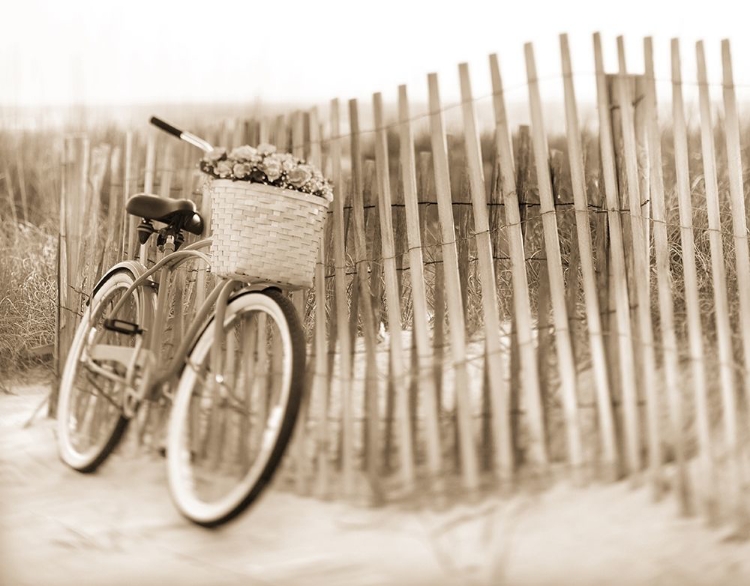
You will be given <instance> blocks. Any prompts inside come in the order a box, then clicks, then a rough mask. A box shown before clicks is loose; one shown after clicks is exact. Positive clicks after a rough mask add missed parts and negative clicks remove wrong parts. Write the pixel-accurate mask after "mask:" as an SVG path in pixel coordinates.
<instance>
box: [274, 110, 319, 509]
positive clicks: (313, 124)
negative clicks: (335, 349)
mask: <svg viewBox="0 0 750 586" xmlns="http://www.w3.org/2000/svg"><path fill="white" fill-rule="evenodd" d="M262 122H263V120H261V123H262ZM260 128H261V129H263V124H261V127H260ZM262 134H263V133H262V132H261V135H262ZM309 136H310V145H309V148H310V157H309V158H310V163H311V164H312V165H315V166H316V167H317V168H318V169H322V168H323V160H322V159H323V158H322V154H321V148H320V126H319V123H318V110H317V108H312V109H311V110H310V117H309ZM264 140H265V139H264V138H261V141H264ZM325 262H326V238H325V236H323V238H321V242H320V250H319V251H318V260H317V263H316V265H315V285H314V291H315V342H314V343H315V387H314V390H313V393H314V396H317V397H319V401H320V419H319V421H318V429H317V432H318V433H317V442H316V444H317V445H316V451H315V455H316V460H317V461H316V476H317V482H318V484H317V490H318V493H319V494H322V495H326V494H328V490H329V484H330V478H329V477H330V470H329V465H328V459H329V453H328V433H329V431H328V360H327V358H328V357H327V354H326V352H327V340H326V339H327V335H328V331H327V326H328V324H327V320H326V274H325V272H326V271H325V269H326V267H325Z"/></svg>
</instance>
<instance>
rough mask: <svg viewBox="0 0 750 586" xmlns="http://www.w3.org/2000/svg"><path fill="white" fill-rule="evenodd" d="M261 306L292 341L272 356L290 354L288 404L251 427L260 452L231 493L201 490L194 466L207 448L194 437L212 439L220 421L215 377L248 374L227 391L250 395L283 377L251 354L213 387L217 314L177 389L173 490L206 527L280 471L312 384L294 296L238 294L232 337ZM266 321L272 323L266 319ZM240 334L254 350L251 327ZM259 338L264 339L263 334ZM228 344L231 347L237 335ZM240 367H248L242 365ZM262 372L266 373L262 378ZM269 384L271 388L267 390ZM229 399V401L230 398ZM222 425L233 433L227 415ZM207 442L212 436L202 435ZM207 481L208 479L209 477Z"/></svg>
mask: <svg viewBox="0 0 750 586" xmlns="http://www.w3.org/2000/svg"><path fill="white" fill-rule="evenodd" d="M255 311H257V312H260V313H265V315H267V316H271V318H272V319H273V321H274V323H275V324H276V326H278V333H277V334H275V335H277V336H279V337H280V343H281V348H282V349H284V356H283V358H282V359H279V358H278V356H277V355H275V356H272V357H271V359H273V360H283V364H284V367H283V371H282V372H281V376H280V380H281V383H280V385H279V388H278V395H279V401H280V406H279V407H275V408H274V409H278V410H280V411H274V412H273V413H271V411H272V410H271V409H269V410H268V411H269V413H268V415H267V418H266V419H265V420H264V421H263V424H262V425H261V426H258V427H259V428H261V429H253V430H250V432H252V433H255V434H256V437H259V438H260V440H259V443H260V447H259V448H258V450H259V455H258V457H257V459H255V460H254V462H253V463H252V465H250V467H249V469H248V470H247V471H246V472H244V473H243V474H244V475H243V476H242V477H241V479H240V480H238V481H236V485H235V486H234V487H233V488H231V489H230V490H229V491H228V492H227V493H226V494H225V495H224V496H223V497H221V498H219V499H218V500H216V501H214V502H209V501H207V500H204V499H203V498H202V497H201V496H199V495H198V488H197V487H198V485H199V484H200V482H199V479H198V478H197V476H198V473H197V472H195V471H194V470H193V466H194V464H195V466H197V465H198V463H197V462H196V460H197V459H198V458H196V455H198V456H200V454H196V452H197V451H201V450H194V449H193V447H194V446H193V445H192V444H191V442H196V441H200V442H208V441H209V440H208V439H206V438H207V437H209V435H210V433H212V431H211V430H209V429H208V428H209V426H210V423H211V421H212V419H211V418H212V417H214V413H215V412H216V410H217V409H220V408H222V407H223V405H222V403H221V400H220V399H217V401H216V402H215V403H213V398H214V397H218V395H220V392H219V391H220V390H221V389H219V390H216V389H215V385H216V384H219V385H223V384H224V382H225V380H226V376H225V375H229V376H230V378H233V380H241V381H242V382H241V383H238V385H237V387H239V388H232V389H231V390H230V391H227V394H231V393H233V392H235V391H236V392H237V393H238V394H239V395H242V396H244V397H247V396H248V392H250V391H249V389H255V388H256V386H262V384H263V383H264V381H265V382H268V381H271V382H270V383H269V387H273V381H274V380H276V379H274V378H273V376H270V377H266V374H263V376H262V377H261V375H260V374H258V373H256V372H255V370H256V365H255V363H253V365H252V368H251V366H250V364H249V363H248V362H247V361H246V362H243V363H242V364H241V366H242V368H236V363H235V368H234V369H233V370H232V372H231V373H230V372H229V371H230V368H229V367H228V366H227V370H226V371H225V370H224V367H225V366H226V365H223V366H222V374H221V377H220V378H221V381H222V382H221V383H215V382H214V383H213V385H214V387H212V381H214V380H219V377H216V376H215V375H214V377H213V378H212V376H211V375H213V373H211V375H207V376H205V377H204V379H205V380H202V379H201V377H202V376H203V375H202V374H201V373H202V372H203V371H204V370H206V371H207V369H208V366H206V364H205V363H206V362H210V361H211V360H212V358H211V348H212V347H213V345H214V341H215V328H216V323H215V316H214V317H212V318H211V320H210V321H209V323H208V324H207V326H206V328H205V329H204V331H203V333H202V334H201V335H200V336H199V338H198V340H197V341H196V343H195V345H194V347H193V349H192V351H191V353H190V357H189V359H188V361H187V364H186V366H185V368H184V369H183V372H182V375H181V377H180V381H179V383H178V386H177V390H176V392H175V396H174V401H173V405H172V410H171V414H170V421H169V428H168V433H167V477H168V485H169V492H170V496H171V498H172V501H173V502H174V504H175V506H176V507H177V509H178V510H179V512H180V513H181V514H182V515H183V516H185V517H186V518H187V519H189V520H190V521H192V522H194V523H196V524H198V525H201V526H204V527H216V526H218V525H221V524H223V523H226V522H228V521H230V520H232V519H234V518H235V517H237V516H238V515H239V514H240V513H242V512H243V511H244V510H246V509H247V507H248V506H250V504H251V503H253V501H255V500H256V499H257V498H258V497H259V496H260V494H261V493H262V492H263V489H264V488H265V487H266V486H267V485H268V483H269V482H270V481H271V479H272V478H273V475H274V473H275V472H276V470H277V468H278V466H279V463H280V462H281V459H282V456H283V455H284V451H285V449H286V447H287V444H288V443H289V440H290V438H291V435H292V432H293V429H294V425H295V422H296V419H297V415H298V412H299V406H300V401H301V398H302V393H303V388H304V375H305V361H306V349H305V338H304V332H303V330H302V325H301V322H300V319H299V316H298V315H297V311H296V309H295V308H294V305H293V304H292V303H291V301H290V300H289V299H288V298H286V297H284V295H283V294H282V293H281V292H280V291H278V290H275V289H267V290H265V291H262V292H257V291H256V292H245V293H241V294H239V295H237V296H236V297H234V298H232V299H231V300H230V301H229V303H228V304H227V310H226V316H225V321H224V329H225V337H230V336H235V333H236V331H237V330H241V329H242V327H243V326H242V323H245V321H244V320H245V318H246V317H247V322H246V323H251V320H252V319H253V318H252V317H250V315H251V312H255ZM255 323H259V322H255ZM264 323H266V322H264ZM248 327H249V326H248ZM258 329H260V328H258ZM263 329H265V326H264V327H263ZM243 331H244V330H243ZM255 335H256V332H255V331H254V333H252V334H250V337H253V336H255ZM240 338H241V339H240V342H241V346H242V347H241V348H240V346H238V348H240V351H241V352H247V351H248V349H247V341H248V340H247V339H246V338H247V335H246V336H244V337H243V336H242V335H241V334H240ZM225 339H226V338H225ZM258 339H260V335H259V336H258ZM277 342H278V340H277ZM226 344H227V348H228V347H229V346H228V344H229V342H227V343H226ZM259 346H260V345H259ZM252 352H253V353H255V350H252ZM226 354H227V355H229V354H232V353H230V352H227V353H226ZM261 354H262V348H261V349H258V357H260V356H261ZM228 360H230V358H225V361H228ZM258 360H260V358H258ZM245 368H247V369H248V370H251V371H252V373H253V374H252V375H251V376H252V377H253V378H251V379H250V380H248V379H246V378H242V379H240V378H239V377H241V376H245V374H242V373H244V371H245ZM199 371H201V372H199ZM238 371H242V372H241V373H238ZM285 373H288V375H285ZM285 377H286V378H285ZM261 378H262V379H263V380H261V381H260V382H257V381H258V380H259V379H261ZM203 387H206V388H209V387H210V388H214V390H213V391H208V394H209V398H207V396H205V395H202V394H200V391H201V389H202V388H203ZM259 392H260V391H259ZM263 392H264V393H266V392H267V391H263ZM268 395H269V398H270V397H271V396H275V395H276V391H275V390H274V391H273V392H268ZM236 396H237V395H234V394H232V398H233V399H234V400H235V401H236ZM195 398H197V401H196V403H193V401H192V400H193V399H195ZM224 402H225V403H226V402H227V400H226V398H225V399H224ZM207 403H210V405H208V406H207ZM196 405H197V406H196ZM249 409H251V408H250V407H248V408H247V410H246V412H245V413H240V416H243V415H244V416H245V417H246V418H247V419H248V420H249V419H251V415H250V411H249ZM196 410H198V411H199V413H198V415H197V416H196V414H195V412H196ZM201 410H202V411H206V410H208V413H207V414H206V413H204V414H203V415H201V414H200V411H201ZM229 410H230V414H229V415H231V414H232V413H231V408H230V409H229ZM234 412H235V413H237V412H239V410H238V409H237V408H236V407H235V409H234ZM191 417H193V420H191ZM201 417H202V419H201ZM217 417H219V416H217ZM223 417H225V418H226V417H228V416H227V415H224V416H223ZM191 421H192V422H191ZM196 421H197V423H196ZM227 421H228V420H227V419H223V420H222V422H227ZM220 425H221V426H222V429H221V430H219V431H217V432H215V433H219V434H220V436H221V437H224V435H221V434H227V433H231V431H225V429H224V428H223V423H222V424H220ZM202 427H205V428H206V431H205V434H204V437H203V438H200V436H201V429H202ZM193 428H195V429H194V430H195V435H194V436H193V435H191V434H190V432H191V431H192V430H193ZM236 429H237V432H236V435H235V439H236V440H237V441H238V442H241V443H242V445H244V446H247V445H248V443H249V442H250V435H251V433H248V435H247V436H245V435H243V428H242V425H241V424H239V426H238V427H236ZM258 434H260V435H258ZM267 434H270V435H267ZM196 438H198V439H196ZM188 444H190V445H188ZM201 445H205V444H203V443H202V444H201ZM206 450H207V449H206ZM222 453H224V452H221V449H220V453H219V456H218V457H219V459H220V458H221V456H222ZM224 455H225V456H226V457H227V458H228V457H229V456H227V455H226V453H224ZM229 455H231V454H229ZM235 457H236V459H240V460H241V459H242V454H241V449H239V448H238V450H237V453H236V454H235ZM230 459H231V458H230ZM214 465H215V466H219V464H215V463H214ZM233 465H236V464H233ZM209 476H210V475H209ZM216 476H218V474H217V475H216ZM212 479H213V477H212ZM203 482H206V480H205V478H204V479H203Z"/></svg>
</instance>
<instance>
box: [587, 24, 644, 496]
mask: <svg viewBox="0 0 750 586" xmlns="http://www.w3.org/2000/svg"><path fill="white" fill-rule="evenodd" d="M594 60H595V66H596V90H597V91H596V93H597V105H598V106H597V109H598V111H599V147H600V151H601V158H602V171H603V175H604V191H605V194H606V198H607V218H608V220H609V233H610V252H611V259H610V260H611V265H612V275H613V279H612V288H613V294H614V302H615V318H616V324H615V328H616V329H615V332H616V337H617V344H618V347H619V365H620V377H621V380H622V404H623V416H624V417H623V418H624V426H623V427H624V439H625V470H626V472H629V473H631V474H633V480H634V482H637V479H638V475H639V474H640V469H641V452H640V446H639V443H640V442H639V434H638V407H637V391H636V381H635V376H634V375H635V372H634V359H633V336H632V331H631V324H630V303H629V300H628V284H627V278H626V273H625V253H624V251H625V248H624V242H623V234H622V223H621V218H620V202H619V196H618V190H617V178H616V168H615V158H614V147H613V141H612V127H611V121H610V113H609V107H608V102H607V82H606V77H605V74H604V61H603V58H602V45H601V38H600V36H599V33H595V34H594Z"/></svg>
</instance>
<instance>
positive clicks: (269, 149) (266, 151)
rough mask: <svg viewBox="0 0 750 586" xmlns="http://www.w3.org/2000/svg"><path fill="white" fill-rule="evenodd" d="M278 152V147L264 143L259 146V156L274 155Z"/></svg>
mask: <svg viewBox="0 0 750 586" xmlns="http://www.w3.org/2000/svg"><path fill="white" fill-rule="evenodd" d="M275 152H276V147H275V146H273V145H272V144H268V143H265V142H264V143H263V144H259V145H258V154H259V155H272V154H274V153H275Z"/></svg>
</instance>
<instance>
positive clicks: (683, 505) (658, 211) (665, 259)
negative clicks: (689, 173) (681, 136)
mask: <svg viewBox="0 0 750 586" xmlns="http://www.w3.org/2000/svg"><path fill="white" fill-rule="evenodd" d="M643 55H644V62H645V71H646V75H645V78H646V83H645V86H644V89H645V92H646V93H645V104H644V105H645V124H646V130H647V138H648V156H649V162H650V165H649V166H650V173H649V177H650V180H651V206H650V207H651V214H652V217H653V220H654V225H653V233H654V255H655V259H656V278H657V286H658V289H659V292H658V295H659V319H660V322H661V336H662V349H663V356H664V380H665V383H666V387H667V389H666V390H667V399H668V404H669V415H670V417H669V419H670V421H671V424H672V429H671V436H672V438H673V440H672V441H673V442H674V445H673V449H674V455H675V463H676V465H677V476H676V493H677V499H678V502H679V506H680V512H681V513H682V514H683V515H687V514H689V513H690V508H691V503H690V486H689V484H688V474H687V464H686V462H685V438H684V430H683V426H684V416H683V405H682V391H681V389H680V380H679V373H678V368H679V356H678V352H677V336H676V334H675V324H674V307H673V305H672V303H673V299H672V278H671V274H670V272H671V271H670V258H669V255H670V251H669V238H668V234H667V224H666V221H667V211H666V205H665V203H664V176H663V171H662V156H661V135H660V132H659V121H658V119H657V110H656V107H657V106H656V104H657V101H656V81H655V76H654V50H653V44H652V41H651V38H647V39H645V40H644V44H643Z"/></svg>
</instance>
